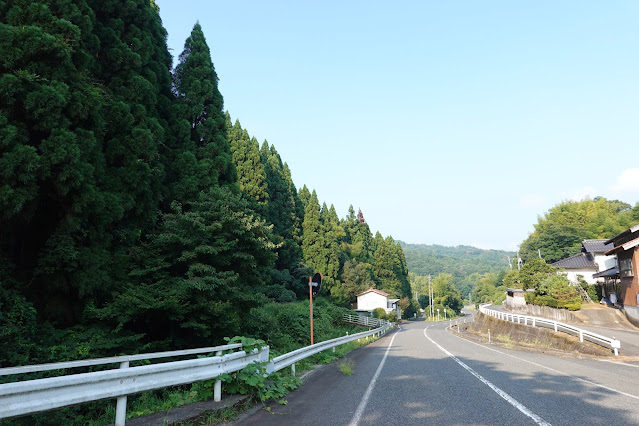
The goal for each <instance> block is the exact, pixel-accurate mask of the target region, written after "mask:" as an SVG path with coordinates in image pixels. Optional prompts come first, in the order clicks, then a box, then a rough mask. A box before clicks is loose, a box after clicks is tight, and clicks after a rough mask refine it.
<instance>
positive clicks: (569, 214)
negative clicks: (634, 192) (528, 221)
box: [520, 197, 639, 263]
mask: <svg viewBox="0 0 639 426" xmlns="http://www.w3.org/2000/svg"><path fill="white" fill-rule="evenodd" d="M638 206H639V204H638ZM630 207H631V206H630V205H629V204H626V203H623V202H621V201H618V200H607V199H605V198H603V197H596V198H594V199H593V200H590V199H585V200H583V201H566V202H562V203H559V204H557V205H556V206H554V207H553V208H551V209H550V210H548V212H546V213H545V214H544V216H543V217H540V218H539V220H538V221H537V224H535V230H534V232H533V233H532V234H530V236H529V237H528V238H527V239H526V240H525V241H524V242H522V244H521V246H520V253H521V257H522V258H523V259H524V261H530V260H531V259H533V258H535V257H537V256H538V250H539V251H541V255H542V257H543V258H544V259H545V260H546V261H547V262H548V263H553V262H556V261H558V260H561V259H564V258H566V257H569V256H572V255H574V254H577V253H579V251H580V250H581V242H582V241H583V240H584V239H597V238H612V237H614V236H615V235H617V234H619V233H620V232H622V231H624V230H625V229H627V228H628V227H630V226H632V225H634V224H635V223H636V220H637V219H639V218H635V216H634V215H635V211H639V210H637V206H635V209H631V208H630Z"/></svg>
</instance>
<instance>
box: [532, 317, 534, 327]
mask: <svg viewBox="0 0 639 426" xmlns="http://www.w3.org/2000/svg"><path fill="white" fill-rule="evenodd" d="M532 321H533V327H535V319H534V318H533V319H532Z"/></svg>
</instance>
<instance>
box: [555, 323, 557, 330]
mask: <svg viewBox="0 0 639 426" xmlns="http://www.w3.org/2000/svg"><path fill="white" fill-rule="evenodd" d="M555 331H557V321H555Z"/></svg>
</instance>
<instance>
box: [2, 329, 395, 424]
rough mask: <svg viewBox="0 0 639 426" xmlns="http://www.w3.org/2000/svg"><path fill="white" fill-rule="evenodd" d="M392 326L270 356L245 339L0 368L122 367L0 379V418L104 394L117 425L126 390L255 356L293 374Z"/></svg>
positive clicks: (184, 380)
mask: <svg viewBox="0 0 639 426" xmlns="http://www.w3.org/2000/svg"><path fill="white" fill-rule="evenodd" d="M392 326H393V324H392V323H390V322H388V321H386V322H385V323H384V324H383V325H380V326H379V327H378V328H376V329H372V330H368V331H364V332H361V333H357V334H352V335H346V336H342V337H338V338H336V339H332V340H327V341H324V342H319V343H316V344H314V345H311V346H306V347H304V348H300V349H298V350H295V351H293V352H289V353H287V354H284V355H281V356H278V357H276V358H274V359H273V360H272V361H270V362H269V347H268V346H264V347H262V348H253V350H250V351H249V352H248V353H247V352H246V351H244V350H242V345H241V344H239V343H236V344H232V345H223V346H215V347H208V348H201V349H189V350H182V351H169V352H157V353H150V354H139V355H124V356H116V357H109V358H98V359H90V360H79V361H69V362H59V363H51V364H40V365H27V366H22V367H8V368H0V376H8V375H15V374H25V373H34V372H40V371H51V370H66V369H73V368H78V367H89V366H96V365H109V364H113V365H114V366H115V365H117V366H118V367H119V368H114V369H110V370H105V371H95V372H89V373H78V374H68V375H65V376H59V377H49V378H43V379H33V380H24V381H18V382H13V383H4V384H0V419H6V418H12V417H18V416H23V415H28V414H35V413H39V412H43V411H49V410H53V409H56V408H61V407H67V406H71V405H77V404H83V403H86V402H91V401H97V400H101V399H109V398H117V406H116V415H115V425H116V426H124V424H125V422H126V402H127V396H128V395H132V394H135V393H139V392H145V391H150V390H155V389H162V388H166V387H169V386H176V385H183V384H189V383H194V382H198V381H202V380H210V379H214V378H217V377H219V376H220V375H221V374H223V373H233V372H236V371H240V370H242V369H244V368H245V367H246V366H248V365H249V364H251V363H254V362H260V363H268V364H267V365H266V372H267V374H270V373H273V372H275V371H279V370H281V369H282V368H285V367H288V366H290V367H291V368H292V371H293V374H295V363H296V362H298V361H300V360H302V359H304V358H307V357H309V356H312V355H315V354H317V353H319V352H322V351H324V350H326V349H330V348H333V350H335V349H334V348H335V347H336V346H339V345H342V344H344V343H348V342H352V341H354V340H357V339H362V338H365V337H368V336H372V335H379V336H381V335H382V334H384V333H385V332H386V331H387V330H388V329H389V328H391V327H392ZM236 350H237V351H236ZM202 354H209V355H214V356H207V357H202V358H197V359H187V360H181V361H168V362H161V363H157V364H151V365H143V366H136V367H130V363H131V362H132V361H141V360H150V359H158V358H169V357H171V358H173V357H182V356H188V355H202ZM221 390H222V382H221V381H220V380H216V382H215V385H214V400H215V401H220V400H221V394H222V391H221Z"/></svg>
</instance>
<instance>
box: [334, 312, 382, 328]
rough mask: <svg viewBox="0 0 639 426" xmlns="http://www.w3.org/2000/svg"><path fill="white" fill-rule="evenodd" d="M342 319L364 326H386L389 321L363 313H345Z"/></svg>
mask: <svg viewBox="0 0 639 426" xmlns="http://www.w3.org/2000/svg"><path fill="white" fill-rule="evenodd" d="M342 321H344V322H348V323H351V324H357V325H363V326H364V327H375V328H377V327H385V326H386V325H387V324H389V321H387V320H384V319H378V318H373V317H365V316H361V315H351V314H344V317H343V318H342Z"/></svg>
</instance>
